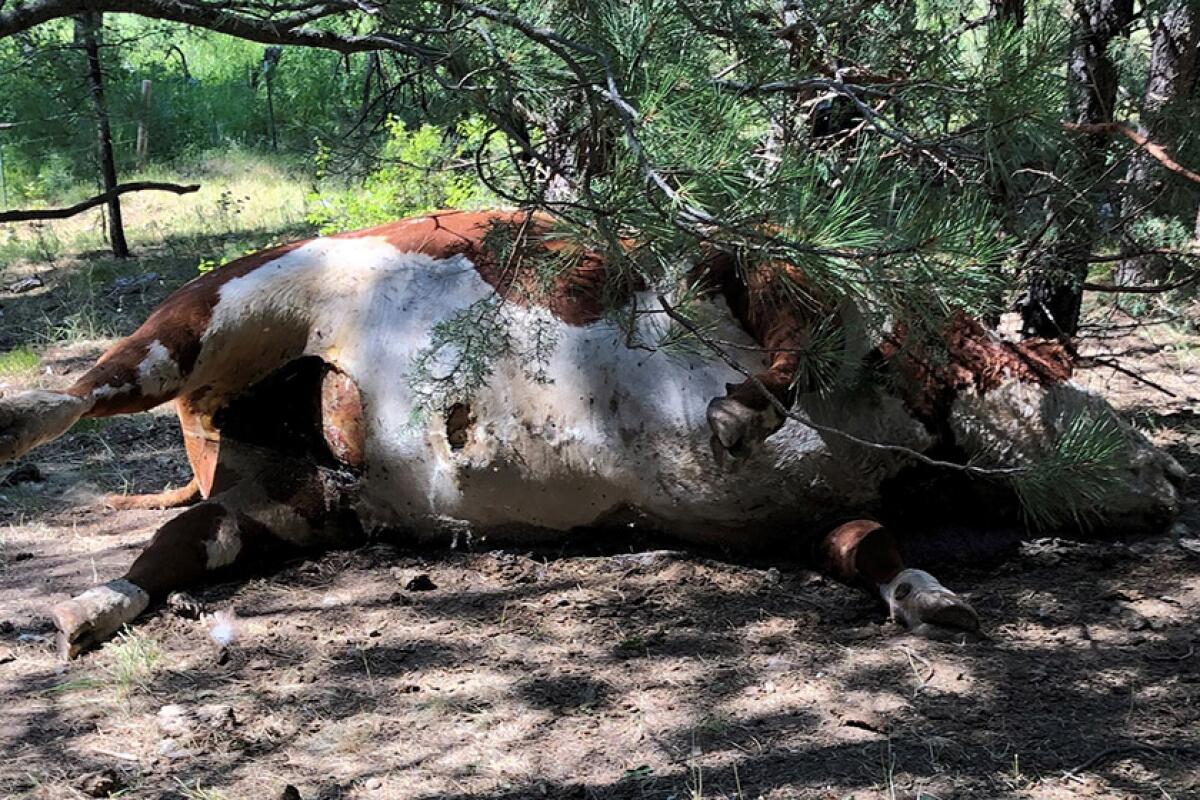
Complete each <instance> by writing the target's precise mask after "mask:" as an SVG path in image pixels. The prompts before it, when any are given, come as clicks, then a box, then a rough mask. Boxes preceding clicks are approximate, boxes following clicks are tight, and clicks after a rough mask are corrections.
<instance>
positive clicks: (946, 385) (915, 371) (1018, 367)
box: [879, 314, 1074, 420]
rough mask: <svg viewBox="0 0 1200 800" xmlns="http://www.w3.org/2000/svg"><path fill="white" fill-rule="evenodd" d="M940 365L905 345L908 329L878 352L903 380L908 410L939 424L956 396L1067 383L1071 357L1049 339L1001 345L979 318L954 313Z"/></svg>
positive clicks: (1056, 342) (894, 336) (919, 351)
mask: <svg viewBox="0 0 1200 800" xmlns="http://www.w3.org/2000/svg"><path fill="white" fill-rule="evenodd" d="M944 335H945V341H946V354H947V357H946V358H945V360H944V361H940V362H939V361H935V360H934V359H933V358H931V357H929V356H927V355H926V354H925V353H923V352H922V351H921V349H920V348H919V347H915V346H905V339H906V338H907V337H906V331H905V329H904V328H903V326H898V330H897V332H896V333H895V334H894V335H893V336H892V337H891V338H890V339H888V340H887V341H885V342H884V343H883V344H881V345H880V346H879V352H880V354H881V355H882V357H883V358H884V360H885V361H887V362H888V363H889V364H891V365H892V366H893V367H894V368H895V369H897V371H898V373H899V375H900V376H901V377H902V378H903V381H902V386H901V391H902V394H903V396H904V400H905V403H906V404H907V405H908V407H909V409H910V410H911V411H913V413H915V414H916V415H918V416H919V417H921V418H923V419H926V420H941V419H944V418H945V416H946V415H947V414H948V413H949V410H950V406H951V404H952V403H953V402H954V398H955V397H956V396H957V395H958V393H959V392H961V391H964V390H968V389H973V390H974V391H976V392H978V393H980V394H986V393H987V392H989V391H991V390H992V389H995V388H997V387H998V386H1000V385H1001V384H1003V383H1004V382H1006V381H1008V380H1018V381H1021V382H1022V383H1036V384H1040V385H1043V386H1049V385H1053V384H1056V383H1062V382H1064V381H1067V380H1070V378H1071V373H1072V369H1073V366H1074V364H1073V357H1072V354H1071V352H1070V350H1069V349H1068V347H1067V346H1066V345H1064V344H1063V343H1062V342H1058V341H1054V340H1050V339H1037V338H1033V339H1026V340H1024V341H1022V342H1004V341H1000V340H999V339H997V338H996V337H995V336H994V335H992V334H991V333H989V332H988V331H987V329H985V328H984V327H983V325H982V324H980V323H979V321H978V320H974V319H971V318H970V317H968V316H967V315H965V314H958V315H957V316H956V317H955V318H954V319H953V320H952V321H951V322H950V323H949V325H947V327H946V330H945V333H944Z"/></svg>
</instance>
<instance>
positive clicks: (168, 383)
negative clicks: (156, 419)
mask: <svg viewBox="0 0 1200 800" xmlns="http://www.w3.org/2000/svg"><path fill="white" fill-rule="evenodd" d="M182 382H183V380H182V375H181V374H180V372H179V364H178V363H176V361H175V359H174V358H172V357H171V353H170V351H169V350H167V348H166V347H165V346H164V345H163V343H162V342H160V341H159V340H158V339H155V340H154V341H153V342H151V343H150V346H149V347H148V348H147V349H146V357H145V358H143V359H142V361H141V363H140V364H138V385H139V386H140V387H141V390H142V395H143V396H144V397H161V396H163V395H166V394H168V393H172V392H174V391H175V390H176V389H178V388H179V385H180V384H181V383H182Z"/></svg>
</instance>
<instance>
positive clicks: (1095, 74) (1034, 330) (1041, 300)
mask: <svg viewBox="0 0 1200 800" xmlns="http://www.w3.org/2000/svg"><path fill="white" fill-rule="evenodd" d="M1074 9H1075V16H1074V18H1073V19H1072V48H1071V53H1070V56H1069V57H1068V60H1067V92H1068V99H1067V118H1068V119H1070V120H1071V121H1072V122H1076V123H1082V124H1094V123H1103V122H1111V121H1112V119H1113V107H1114V106H1115V105H1116V101H1117V79H1118V74H1117V65H1116V64H1115V63H1113V60H1112V58H1110V57H1109V52H1108V51H1109V46H1110V45H1111V44H1112V41H1113V39H1115V38H1117V37H1118V36H1125V35H1128V27H1129V25H1130V23H1132V21H1133V0H1077V2H1075V3H1074ZM1078 143H1079V145H1080V153H1081V155H1080V163H1079V169H1078V175H1079V179H1080V184H1079V187H1080V189H1082V190H1084V196H1083V198H1082V199H1077V198H1073V197H1064V198H1063V199H1062V200H1060V201H1059V203H1058V205H1057V206H1056V207H1055V208H1053V209H1052V213H1054V214H1055V216H1056V222H1057V225H1058V227H1059V230H1061V231H1062V233H1061V234H1060V235H1059V238H1058V240H1057V241H1056V242H1055V244H1054V247H1053V248H1051V252H1049V253H1047V254H1046V256H1045V258H1044V260H1043V262H1042V263H1041V264H1040V265H1038V269H1037V270H1036V271H1035V272H1034V274H1033V275H1032V276H1031V277H1030V280H1029V291H1028V296H1027V298H1026V301H1025V304H1024V307H1023V309H1022V318H1023V320H1022V322H1023V329H1024V332H1025V334H1026V335H1029V336H1046V337H1058V336H1074V335H1075V332H1076V330H1077V329H1078V328H1079V312H1080V309H1081V307H1082V302H1083V283H1084V280H1085V279H1086V278H1087V270H1088V258H1089V256H1090V255H1091V252H1092V245H1093V244H1094V243H1095V241H1096V239H1097V237H1098V236H1099V235H1100V233H1101V229H1100V215H1099V211H1100V206H1101V205H1102V204H1103V203H1104V202H1105V200H1106V199H1107V194H1108V193H1107V191H1106V189H1107V186H1106V185H1104V184H1105V182H1103V180H1102V176H1103V174H1104V161H1105V153H1106V150H1107V147H1108V144H1109V141H1108V137H1106V136H1104V135H1089V136H1085V137H1083V138H1082V139H1081V140H1079V142H1078Z"/></svg>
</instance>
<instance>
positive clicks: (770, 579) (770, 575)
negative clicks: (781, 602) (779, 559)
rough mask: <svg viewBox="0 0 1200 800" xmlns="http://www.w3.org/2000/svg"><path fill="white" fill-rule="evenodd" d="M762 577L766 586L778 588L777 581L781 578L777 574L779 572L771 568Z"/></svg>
mask: <svg viewBox="0 0 1200 800" xmlns="http://www.w3.org/2000/svg"><path fill="white" fill-rule="evenodd" d="M763 577H764V578H765V579H766V581H767V585H768V586H778V585H779V580H780V578H781V576H780V574H779V570H778V569H776V568H775V567H771V568H770V569H768V570H767V572H766V575H764V576H763Z"/></svg>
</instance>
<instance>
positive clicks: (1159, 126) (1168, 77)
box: [1116, 0, 1200, 284]
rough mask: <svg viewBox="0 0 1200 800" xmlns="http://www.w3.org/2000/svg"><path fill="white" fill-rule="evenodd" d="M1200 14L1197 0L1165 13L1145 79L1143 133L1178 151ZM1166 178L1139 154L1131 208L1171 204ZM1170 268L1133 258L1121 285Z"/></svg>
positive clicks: (1120, 272)
mask: <svg viewBox="0 0 1200 800" xmlns="http://www.w3.org/2000/svg"><path fill="white" fill-rule="evenodd" d="M1198 16H1200V10H1198V9H1197V8H1196V4H1195V0H1175V1H1174V2H1173V3H1172V4H1171V5H1170V6H1169V7H1168V8H1167V9H1166V11H1164V12H1163V15H1162V16H1161V17H1160V18H1159V20H1158V23H1157V24H1156V25H1155V26H1154V30H1153V33H1152V34H1151V40H1150V41H1151V44H1150V70H1149V75H1148V76H1147V78H1146V93H1145V95H1144V96H1143V98H1142V112H1141V119H1140V124H1139V126H1138V130H1139V132H1140V133H1142V134H1144V135H1145V136H1147V137H1149V139H1150V140H1151V141H1153V142H1155V143H1156V144H1161V145H1165V146H1166V147H1167V149H1168V151H1175V149H1176V144H1177V142H1178V140H1179V138H1180V137H1179V134H1181V133H1182V134H1187V133H1190V131H1187V130H1181V129H1180V126H1179V125H1178V124H1174V125H1173V124H1172V123H1173V122H1176V120H1175V119H1174V117H1175V116H1177V115H1178V114H1179V112H1184V113H1183V116H1184V118H1185V119H1186V120H1188V121H1191V120H1193V119H1194V115H1192V114H1187V113H1186V111H1187V109H1185V108H1182V106H1183V104H1185V103H1187V102H1189V95H1191V94H1192V93H1193V92H1194V90H1195V86H1196V79H1197V77H1200V76H1198V74H1197V54H1196V49H1197V43H1198V42H1200V20H1198V19H1197V17H1198ZM1165 178H1166V174H1165V172H1164V171H1163V169H1162V165H1161V164H1159V162H1158V161H1156V160H1155V159H1154V158H1152V157H1151V156H1150V155H1149V154H1147V153H1146V151H1145V150H1140V149H1139V150H1137V151H1136V152H1135V153H1134V154H1133V156H1132V157H1130V159H1129V171H1128V172H1127V173H1126V178H1125V181H1126V191H1125V202H1124V205H1125V207H1126V209H1134V208H1145V209H1146V210H1147V211H1150V212H1152V213H1153V212H1154V211H1162V210H1166V209H1167V208H1169V206H1170V198H1169V197H1165V196H1164V194H1166V192H1165V189H1166V188H1167V187H1166V184H1165V183H1164V179H1165ZM1169 271H1170V265H1169V264H1168V263H1167V262H1166V261H1164V260H1161V259H1156V258H1131V259H1128V260H1126V261H1122V262H1121V263H1120V264H1119V265H1118V266H1117V272H1116V281H1117V283H1122V284H1152V283H1160V282H1162V281H1165V280H1166V279H1167V277H1168V273H1169Z"/></svg>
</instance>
